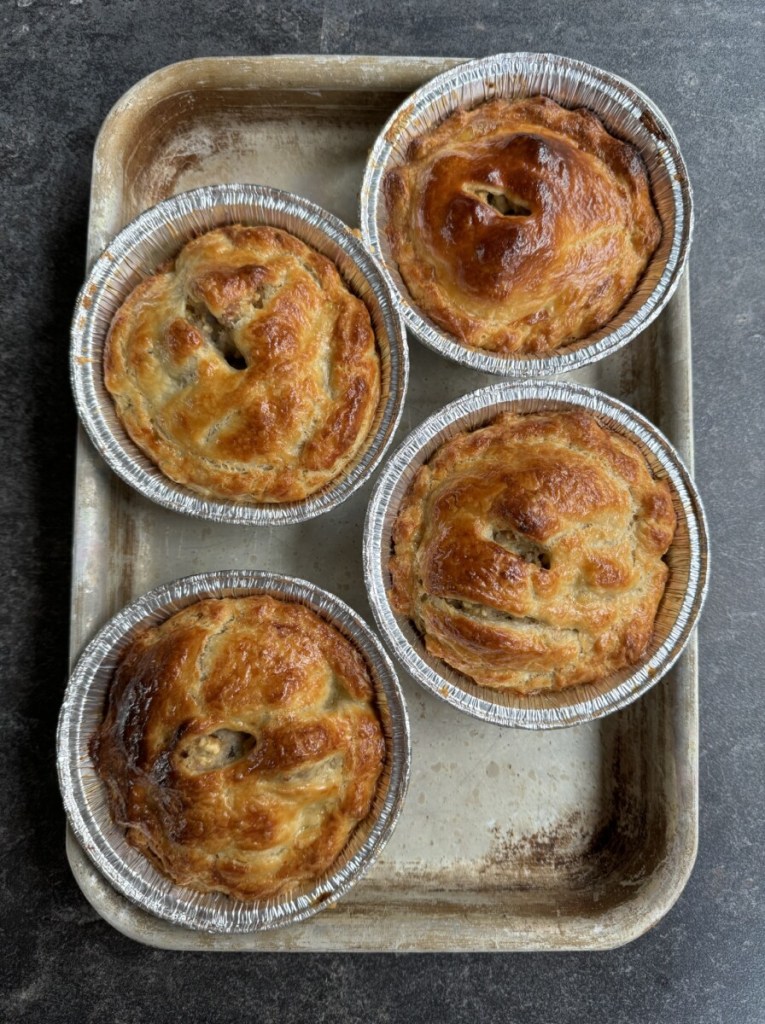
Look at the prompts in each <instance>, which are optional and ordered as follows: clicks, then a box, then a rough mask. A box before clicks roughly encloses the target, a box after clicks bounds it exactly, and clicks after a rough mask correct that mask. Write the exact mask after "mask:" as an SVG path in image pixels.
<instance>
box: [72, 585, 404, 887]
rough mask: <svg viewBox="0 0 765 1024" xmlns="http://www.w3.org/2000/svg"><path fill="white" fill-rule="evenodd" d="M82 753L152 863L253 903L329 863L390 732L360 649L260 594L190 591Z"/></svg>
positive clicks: (131, 662)
mask: <svg viewBox="0 0 765 1024" xmlns="http://www.w3.org/2000/svg"><path fill="white" fill-rule="evenodd" d="M91 755H92V757H93V760H94V763H95V765H96V769H97V771H98V773H99V775H100V777H101V779H102V780H103V781H104V783H105V784H106V789H107V793H108V800H109V806H110V809H111V813H112V817H113V819H114V821H115V822H117V823H118V824H120V825H123V826H124V827H125V829H126V836H127V839H128V841H129V842H130V843H131V844H132V845H133V846H135V847H137V848H138V849H139V850H141V851H142V852H143V853H144V854H145V855H146V857H148V859H149V860H150V861H151V862H152V863H153V864H154V865H155V866H156V867H157V868H158V869H159V871H161V872H162V873H163V874H165V875H167V876H169V877H170V878H171V879H172V880H173V881H174V882H176V883H178V884H179V885H186V886H190V887H192V888H194V889H197V890H200V891H203V892H209V891H220V892H224V893H228V894H229V895H231V896H234V897H237V898H239V899H243V900H253V899H263V898H266V897H269V896H273V895H275V894H278V893H281V892H283V891H286V890H290V889H292V888H294V887H296V886H301V885H303V884H308V883H311V882H312V881H314V880H315V879H317V878H318V877H319V876H321V875H322V874H323V873H324V872H326V871H327V870H329V869H330V868H331V867H332V864H333V863H334V861H335V860H336V859H337V857H338V855H339V854H340V853H341V852H342V850H343V848H344V847H345V845H346V844H347V842H348V840H349V838H350V836H351V834H352V832H353V830H354V829H355V827H356V825H357V824H358V823H359V822H360V821H362V820H363V819H364V818H365V817H366V816H367V814H368V813H369V811H370V808H371V806H372V803H373V799H374V795H375V791H376V787H377V782H378V779H379V777H380V773H381V770H382V765H383V761H384V758H385V741H384V738H383V732H382V727H381V725H380V721H379V718H378V716H377V712H376V709H375V706H374V702H373V687H372V682H371V679H370V675H369V670H368V668H367V665H366V662H365V661H364V659H363V658H362V656H361V654H360V653H359V652H358V651H357V649H356V648H355V647H354V646H353V645H352V644H351V643H350V642H349V641H348V640H347V639H346V638H345V637H344V636H342V634H340V633H339V632H338V631H337V630H336V629H335V628H334V627H333V626H331V625H330V624H328V623H327V622H325V621H324V620H323V619H321V618H320V617H319V616H318V615H317V614H315V613H314V612H313V611H311V610H310V609H309V608H306V607H304V606H303V605H299V604H294V603H288V602H284V601H280V600H276V599H274V598H271V597H267V596H263V597H242V598H230V599H212V600H205V601H200V602H199V603H198V604H194V605H192V606H190V607H188V608H186V609H184V610H183V611H181V612H178V613H177V614H175V615H173V616H172V617H171V618H170V619H168V620H167V621H165V622H163V623H162V624H161V625H159V626H156V627H154V628H150V629H147V630H146V631H145V632H143V633H141V634H140V635H139V636H138V637H136V639H135V640H134V641H133V642H132V643H131V645H130V646H129V648H128V649H127V651H126V652H125V654H124V657H123V658H122V659H121V661H120V663H119V665H118V668H117V670H116V673H115V675H114V678H113V681H112V684H111V688H110V691H109V694H108V699H107V705H106V711H105V716H104V719H103V723H102V725H101V727H100V730H99V731H98V732H97V734H96V735H95V736H94V738H93V740H92V743H91Z"/></svg>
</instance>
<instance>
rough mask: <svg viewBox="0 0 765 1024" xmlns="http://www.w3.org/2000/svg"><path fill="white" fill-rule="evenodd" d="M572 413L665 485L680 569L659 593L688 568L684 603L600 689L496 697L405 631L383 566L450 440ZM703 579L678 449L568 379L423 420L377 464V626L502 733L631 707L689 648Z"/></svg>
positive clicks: (409, 659)
mask: <svg viewBox="0 0 765 1024" xmlns="http://www.w3.org/2000/svg"><path fill="white" fill-rule="evenodd" d="M572 408H573V409H576V408H579V409H585V410H587V411H588V412H590V413H592V414H594V415H595V416H596V417H597V418H598V420H599V421H600V422H602V423H604V425H606V426H607V427H609V428H610V429H613V430H615V431H617V432H618V433H621V434H622V435H623V436H626V437H628V438H629V439H630V440H631V441H633V442H635V443H636V444H637V445H638V447H639V448H640V450H641V451H642V452H643V454H644V455H645V457H646V459H647V461H648V462H649V464H650V465H651V469H652V471H653V472H654V473H655V474H657V475H660V476H663V477H666V478H667V479H668V481H669V483H670V486H671V488H672V492H673V504H674V507H675V511H676V513H677V516H678V529H677V532H676V535H675V540H674V541H673V544H672V548H671V549H670V557H671V556H672V555H673V554H674V557H675V559H676V562H677V563H678V566H679V567H678V569H677V572H676V573H675V572H673V573H672V575H671V577H670V581H669V583H668V584H667V589H666V591H665V595H669V594H670V589H671V588H673V587H674V586H675V585H674V583H673V578H672V577H673V576H674V575H682V563H683V562H684V561H687V578H686V580H685V582H684V584H683V583H682V580H680V582H679V583H678V586H680V584H682V598H681V600H680V599H679V597H675V596H673V597H672V599H671V600H672V603H673V604H674V603H677V604H678V608H677V611H676V614H674V613H673V612H668V613H667V615H666V616H664V617H665V618H666V620H667V623H670V625H669V626H668V628H667V630H666V636H663V637H659V640H660V642H659V643H658V646H657V644H656V643H654V644H653V646H654V647H655V648H656V649H655V650H652V651H651V649H650V648H649V652H650V656H649V657H645V656H644V658H643V659H642V660H641V661H640V663H639V664H638V665H637V667H635V668H634V670H632V671H629V670H622V671H621V672H619V673H614V675H613V676H612V677H608V678H607V679H605V680H603V681H601V682H600V683H596V684H585V685H583V686H577V687H571V688H569V689H564V690H561V691H555V692H550V691H544V692H542V693H540V694H528V695H525V696H522V695H519V694H513V693H502V694H497V693H496V691H492V690H490V689H487V688H485V687H480V686H478V685H476V684H475V683H473V682H472V680H469V679H468V678H467V677H466V676H464V675H462V674H461V673H459V672H457V671H455V670H453V669H451V668H450V667H449V666H448V665H447V664H446V663H445V662H443V661H441V660H440V659H438V658H436V657H434V656H433V655H430V654H428V653H427V652H426V651H425V647H424V644H423V643H422V641H421V640H420V639H418V636H417V634H416V631H415V630H414V628H413V627H412V626H411V624H409V623H408V621H407V620H406V619H405V618H404V617H403V616H398V615H396V614H395V612H394V611H393V609H392V608H391V606H390V602H389V600H388V590H389V587H390V575H389V572H388V567H387V563H388V559H389V556H390V550H391V530H392V527H393V523H394V521H395V518H396V515H397V512H398V508H399V507H400V501H401V498H402V497H403V495H404V494H405V493H406V490H407V489H408V487H409V485H410V483H411V480H412V478H413V476H414V474H415V472H416V471H417V469H418V468H419V467H420V466H421V465H422V464H423V463H425V462H426V461H427V460H428V458H429V457H430V456H431V455H432V454H433V452H434V451H435V450H436V449H437V448H438V447H440V445H441V444H443V443H444V442H445V441H446V440H447V439H449V438H450V437H452V436H454V435H455V434H458V433H460V432H461V431H463V430H465V429H468V430H470V429H474V428H476V427H478V426H480V425H481V424H484V423H486V422H488V421H490V420H491V419H493V418H494V417H496V416H497V415H499V414H500V413H501V412H506V411H516V412H532V411H537V410H544V409H561V410H563V409H572ZM670 564H671V563H670ZM708 576H709V545H708V533H707V523H706V516H705V513H704V508H703V506H702V503H701V499H700V497H699V494H698V492H697V490H696V487H695V485H694V483H693V480H692V479H691V475H690V473H689V472H688V470H687V468H686V466H685V465H684V463H683V461H682V459H681V457H680V456H679V454H678V453H677V451H676V450H675V449H674V447H673V446H672V445H671V444H670V442H669V441H668V440H667V438H666V437H665V436H664V435H663V434H662V433H661V431H659V430H658V429H657V428H656V427H655V426H654V425H653V424H652V423H651V422H650V421H649V420H647V419H646V418H645V417H644V416H642V415H641V414H640V413H638V412H636V411H635V410H634V409H632V408H631V407H630V406H628V405H626V404H625V403H624V402H620V401H618V400H617V399H615V398H612V397H611V396H609V395H606V394H604V393H603V392H600V391H597V390H595V389H594V388H589V387H585V386H584V385H581V384H574V383H573V382H571V381H545V380H532V381H527V382H524V383H513V382H509V381H508V382H503V383H498V384H492V385H489V386H488V387H486V388H481V389H479V390H478V391H474V392H472V393H470V394H468V395H465V396H463V397H462V398H459V399H457V400H456V401H455V402H451V403H450V404H449V405H447V406H445V407H444V408H443V409H441V410H439V411H438V412H436V413H434V414H433V415H432V416H430V417H428V419H426V420H425V421H424V422H423V423H422V424H421V425H420V426H419V427H417V428H416V429H415V430H413V431H412V432H411V433H410V434H409V436H408V437H407V438H406V440H405V441H404V442H403V443H402V444H401V445H400V446H399V448H398V449H397V450H396V451H395V452H394V453H393V455H392V456H391V457H390V458H389V459H388V460H387V461H386V463H385V465H384V466H383V469H382V471H381V473H380V476H379V477H378V480H377V483H376V485H375V488H374V491H373V494H372V497H371V499H370V502H369V506H368V508H367V516H366V521H365V524H364V579H365V583H366V587H367V593H368V596H369V602H370V605H371V607H372V611H373V613H374V617H375V620H376V622H377V625H378V627H379V629H380V631H381V633H382V635H383V638H384V640H385V642H386V643H387V645H388V647H389V649H390V650H391V651H392V652H393V653H394V655H395V656H396V658H397V659H398V661H399V663H400V664H401V665H403V666H404V668H405V669H406V670H407V671H408V672H409V673H410V674H411V675H412V676H413V677H414V679H415V680H416V681H417V682H418V683H420V684H421V685H422V686H423V687H424V688H425V689H426V690H429V691H430V692H431V693H433V694H435V695H436V696H437V697H439V698H441V699H442V700H445V701H446V702H447V703H448V704H451V705H452V706H453V707H456V708H458V709H459V710H460V711H464V712H467V713H468V714H469V715H472V716H473V717H474V718H479V719H482V720H483V721H487V722H492V723H495V724H497V725H502V726H515V727H520V728H524V729H556V728H562V727H565V726H570V725H577V724H579V723H582V722H591V721H594V720H595V719H598V718H602V717H603V716H604V715H608V714H611V712H613V711H617V710H619V709H620V708H624V707H626V706H627V705H628V704H631V703H632V702H633V701H634V700H637V698H638V697H640V696H641V695H642V694H644V693H645V692H646V691H647V690H649V689H650V688H651V687H652V686H653V685H654V684H655V683H657V682H658V681H659V679H661V678H662V676H664V675H665V674H666V673H667V672H668V671H669V670H670V669H671V668H672V666H673V665H674V664H675V662H676V661H677V659H678V657H679V656H680V654H681V653H682V651H683V649H684V648H685V646H686V644H687V643H688V640H689V639H690V636H691V633H692V630H693V627H694V626H695V624H696V621H697V619H698V616H699V613H700V612H701V608H702V606H703V603H704V599H705V597H706V591H707V584H708ZM679 594H680V591H679V590H678V595H679ZM665 600H666V601H667V602H669V601H670V598H669V597H668V596H665ZM663 609H664V600H663V602H662V606H660V609H659V613H658V615H657V623H659V622H660V620H661V619H662V617H663ZM657 629H658V627H657ZM611 680H613V682H611Z"/></svg>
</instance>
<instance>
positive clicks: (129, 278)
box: [70, 184, 409, 525]
mask: <svg viewBox="0 0 765 1024" xmlns="http://www.w3.org/2000/svg"><path fill="white" fill-rule="evenodd" d="M238 221H245V222H249V223H260V224H269V225H273V226H275V227H281V228H283V229H284V230H287V231H291V232H292V233H293V234H295V235H296V236H297V237H298V238H301V239H302V240H303V241H304V242H306V243H307V244H308V245H311V246H312V247H313V248H316V249H318V251H320V252H322V253H323V255H325V256H327V257H328V258H329V259H331V260H332V262H333V263H335V265H336V266H337V267H338V270H339V271H340V274H341V276H342V277H343V278H344V280H345V281H346V283H348V284H350V285H351V286H352V290H353V291H355V292H356V294H359V295H360V297H361V298H362V300H363V301H364V302H365V304H366V306H367V308H368V309H369V312H370V316H371V317H372V321H373V325H374V328H375V336H376V338H377V345H378V348H379V350H380V355H381V362H382V370H383V397H382V399H381V403H380V406H379V408H378V411H377V416H376V424H375V425H374V426H373V428H372V431H371V432H370V435H369V439H368V444H367V446H366V448H364V449H363V452H362V454H361V455H360V456H359V457H357V459H356V460H355V461H354V462H353V463H352V464H351V468H350V469H349V470H348V471H345V472H344V473H343V474H342V475H341V477H340V478H339V479H338V480H337V481H335V482H334V483H330V484H329V485H327V487H325V488H323V489H322V490H321V491H319V492H318V493H316V494H314V495H309V496H308V497H307V498H304V499H302V500H301V501H294V502H284V503H275V504H271V503H267V502H262V503H242V502H235V501H227V500H222V499H215V498H212V497H204V496H203V495H201V494H198V493H196V492H195V491H193V490H191V489H190V488H187V487H185V486H183V485H182V484H178V483H175V482H174V481H172V480H171V479H170V478H169V477H166V476H165V475H164V474H163V473H162V471H161V470H160V469H159V467H158V466H156V465H155V464H154V463H153V462H152V461H151V460H150V459H149V458H148V457H147V456H146V455H144V453H143V452H142V451H141V450H140V449H139V448H138V446H137V445H136V444H135V443H134V442H133V441H132V440H131V438H130V437H129V436H128V434H127V432H126V431H125V429H124V427H123V426H122V424H121V422H120V421H119V419H118V417H117V414H116V411H115V409H114V404H113V402H112V399H111V396H110V395H109V394H108V392H107V391H106V388H105V386H104V382H103V368H102V367H103V347H104V342H105V339H106V333H107V331H108V328H109V324H110V322H111V318H112V316H113V314H114V312H116V309H117V308H118V306H119V305H120V304H121V302H122V301H123V300H124V298H125V297H126V295H127V293H128V292H129V291H130V289H132V287H134V285H135V284H136V283H137V281H138V280H140V279H141V278H142V277H145V276H147V275H148V274H149V273H152V272H153V271H154V270H155V269H156V266H157V265H158V263H159V262H161V260H160V259H159V258H157V255H156V252H157V251H161V253H162V254H163V258H167V257H168V256H170V255H174V254H175V253H176V252H177V251H178V250H179V249H180V248H181V246H182V245H183V244H184V243H185V242H186V241H187V240H188V239H189V238H190V237H192V236H193V235H197V234H200V233H201V232H202V231H206V230H210V229H211V228H213V227H216V226H219V225H221V224H225V223H233V222H238ZM144 250H151V251H153V252H154V253H155V255H154V257H153V258H152V259H151V260H150V261H149V263H150V264H151V265H149V264H148V263H147V262H146V258H145V255H144ZM338 261H341V262H342V264H343V265H342V266H341V265H340V263H339V262H338ZM127 282H129V286H128V284H127ZM408 376H409V353H408V349H407V343H406V333H405V329H404V321H403V318H402V316H401V313H400V312H399V311H398V309H397V308H396V302H395V298H394V296H393V293H392V292H391V290H390V288H389V286H388V283H387V281H386V280H385V277H384V275H383V274H382V273H381V271H380V268H379V266H378V265H377V263H376V261H375V260H374V259H373V257H371V256H370V255H369V253H368V252H367V251H366V249H365V248H364V246H363V245H362V243H361V241H360V240H359V239H358V238H356V236H355V235H354V234H353V233H352V232H351V230H350V228H348V227H347V226H346V225H345V224H344V223H343V222H342V221H341V220H339V218H337V217H335V216H334V215H333V214H331V213H329V212H327V211H326V210H323V209H322V208H321V207H319V206H317V205H316V204H315V203H312V202H311V201H310V200H308V199H304V198H302V197H301V196H297V195H294V194H292V193H290V192H284V191H281V190H279V189H275V188H270V187H268V186H265V185H238V184H234V185H206V186H203V187H201V188H195V189H192V190H191V191H189V192H183V193H180V194H179V195H176V196H172V197H171V198H169V199H165V200H163V201H162V202H160V203H158V204H157V205H156V206H153V207H151V208H150V209H149V210H146V211H144V212H143V213H142V214H140V215H139V216H138V217H136V218H135V219H134V220H133V221H131V222H130V224H128V225H127V226H126V227H125V228H123V229H122V231H120V233H119V234H118V235H117V236H116V237H115V238H114V239H113V240H112V241H111V242H110V243H109V245H108V246H107V248H106V249H105V250H104V252H103V253H101V255H100V256H99V257H98V259H97V260H96V261H95V263H94V265H93V267H92V269H91V271H90V273H89V275H88V277H87V280H86V281H85V283H84V285H83V286H82V289H81V290H80V294H79V296H78V299H77V303H76V306H75V310H74V316H73V319H72V328H71V350H70V378H71V384H72V390H73V393H74V399H75V404H76V406H77V412H78V414H79V417H80V420H81V421H82V423H83V425H84V427H85V429H86V431H87V433H88V436H89V437H90V439H91V441H92V442H93V444H94V445H95V447H96V449H97V450H98V452H99V454H100V455H101V456H102V458H103V459H104V460H105V461H106V463H107V464H108V465H109V467H110V468H111V469H112V470H113V471H114V472H115V473H116V474H117V475H118V476H119V477H121V479H122V480H124V481H125V482H126V483H127V484H129V485H130V486H131V487H134V488H135V489H136V490H137V491H139V492H140V493H141V494H143V495H144V496H145V497H147V498H149V499H150V500H151V501H154V502H156V503H157V504H159V505H162V506H163V507H165V508H169V509H172V510H173V511H176V512H182V513H186V514H188V515H192V516H195V517H198V518H201V519H208V520H212V521H214V522H225V523H234V524H240V525H263V524H273V525H280V524H291V523H300V522H304V521H305V520H307V519H313V518H315V517H316V516H318V515H322V514H323V513H325V512H328V511H329V510H330V509H332V508H334V507H335V506H337V505H339V504H340V503H341V502H342V501H345V499H346V498H348V497H350V495H351V494H353V493H354V491H356V490H358V488H359V487H361V486H362V485H363V484H364V483H365V482H366V481H367V480H368V479H369V477H370V475H371V474H372V472H373V471H374V470H375V468H376V467H377V465H378V463H379V462H380V460H381V459H382V457H383V455H384V453H385V450H386V449H387V447H388V445H389V444H390V441H391V439H392V438H393V435H394V433H395V431H396V427H397V426H398V422H399V420H400V418H401V412H402V410H403V405H404V399H405V396H406V388H407V382H408Z"/></svg>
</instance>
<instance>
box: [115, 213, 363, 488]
mask: <svg viewBox="0 0 765 1024" xmlns="http://www.w3.org/2000/svg"><path fill="white" fill-rule="evenodd" d="M104 379H105V383H106V387H107V389H108V391H109V392H110V393H111V395H112V398H113V399H114V402H115V406H116V409H117V414H118V416H119V418H120V420H121V421H122V423H123V425H124V427H125V429H126V430H127V432H128V434H129V435H130V437H131V438H132V439H133V441H134V442H135V443H136V444H137V445H138V446H139V448H141V450H142V451H143V452H144V453H145V454H146V455H148V456H149V458H151V459H152V460H153V461H154V462H155V463H156V464H157V465H158V466H159V468H160V469H161V470H162V472H163V473H164V474H165V475H166V476H168V477H169V478H170V479H171V480H174V481H176V482H178V483H181V484H185V485H186V486H187V487H189V488H191V489H192V490H194V491H197V492H199V493H201V494H203V495H205V496H209V497H216V498H222V499H231V500H235V501H239V502H285V501H297V500H300V499H302V498H305V497H307V496H308V495H310V494H314V493H315V492H317V491H318V490H320V489H321V488H322V487H324V486H326V485H327V484H329V483H330V482H331V481H333V480H335V479H336V478H337V477H338V476H339V475H340V474H341V473H342V472H343V470H344V469H345V468H346V467H348V465H349V464H350V463H351V462H352V460H354V458H355V457H356V456H357V455H359V454H360V453H361V451H362V450H363V448H364V446H365V443H366V442H367V438H368V435H369V432H370V428H371V427H372V424H373V421H374V418H375V413H376V410H377V407H378V404H379V401H380V358H379V353H378V351H377V348H376V344H375V335H374V331H373V329H372V324H371V321H370V317H369V312H368V310H367V308H366V306H365V305H364V303H363V302H362V301H361V300H360V299H358V298H357V297H356V296H354V295H353V294H351V292H350V291H349V289H348V287H347V286H346V285H345V283H344V282H343V280H342V278H341V277H340V274H339V272H338V270H337V268H336V267H335V266H334V264H333V263H331V262H330V261H329V260H328V259H326V258H325V257H324V256H322V255H320V254H319V253H318V252H316V251H315V250H314V249H312V248H310V247H309V246H308V245H306V244H305V243H304V242H302V241H300V239H298V238H296V237H295V236H294V235H291V234H289V233H287V232H286V231H281V230H279V229H278V228H272V227H265V226H258V227H246V226H243V225H238V224H237V225H232V226H228V227H223V228H218V229H216V230H214V231H210V232H208V233H207V234H204V235H201V236H200V237H198V238H195V239H193V240H192V241H191V242H189V243H188V244H187V245H185V246H184V248H183V249H182V250H181V251H180V253H179V254H178V256H177V257H176V258H175V260H174V261H172V263H171V264H169V265H167V266H165V267H162V268H160V269H159V270H158V271H157V273H155V274H154V275H153V276H151V277H150V278H148V279H147V280H146V281H143V282H142V283H141V284H140V285H138V287H137V288H135V289H134V290H133V292H132V293H131V294H130V295H129V296H128V298H127V299H126V300H125V302H124V303H123V304H122V306H121V307H120V309H119V310H118V311H117V313H116V315H115V317H114V319H113V321H112V325H111V328H110V331H109V336H108V338H107V343H106V348H105V354H104Z"/></svg>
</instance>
